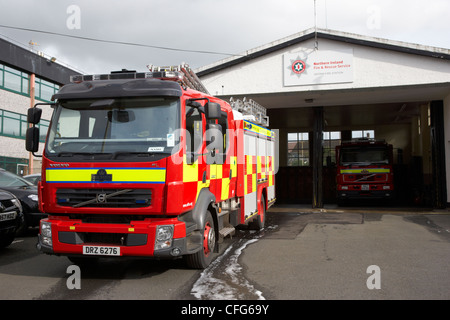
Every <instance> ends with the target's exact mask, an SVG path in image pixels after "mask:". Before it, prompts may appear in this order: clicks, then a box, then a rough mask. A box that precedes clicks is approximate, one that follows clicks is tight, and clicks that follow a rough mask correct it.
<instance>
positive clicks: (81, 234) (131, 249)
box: [37, 218, 191, 258]
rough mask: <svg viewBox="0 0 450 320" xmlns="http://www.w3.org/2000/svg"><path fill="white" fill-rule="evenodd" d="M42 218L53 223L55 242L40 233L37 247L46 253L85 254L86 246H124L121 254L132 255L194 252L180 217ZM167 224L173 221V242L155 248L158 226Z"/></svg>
mask: <svg viewBox="0 0 450 320" xmlns="http://www.w3.org/2000/svg"><path fill="white" fill-rule="evenodd" d="M42 222H44V223H51V234H52V237H51V240H52V241H51V244H49V243H48V239H47V240H46V241H44V236H43V235H42V232H41V233H39V235H38V243H37V249H38V250H39V251H41V252H43V253H46V254H53V255H66V256H83V247H84V246H103V247H116V248H120V256H128V257H161V258H164V257H167V258H169V257H176V256H180V255H183V254H188V253H191V252H189V250H188V245H187V238H186V227H185V223H184V222H181V221H179V220H178V219H177V218H168V219H154V218H149V219H145V220H143V221H131V222H130V223H129V224H108V223H83V222H82V221H81V220H71V219H54V218H48V219H44V220H42ZM166 225H173V237H172V241H171V245H170V246H168V247H165V248H163V249H155V241H156V240H155V239H156V232H157V231H156V230H157V227H158V226H166ZM90 256H91V255H90ZM104 257H108V256H104Z"/></svg>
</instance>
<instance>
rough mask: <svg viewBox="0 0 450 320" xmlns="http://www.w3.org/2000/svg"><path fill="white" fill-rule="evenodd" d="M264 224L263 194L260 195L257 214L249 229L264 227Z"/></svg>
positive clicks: (264, 204) (264, 202) (264, 201)
mask: <svg viewBox="0 0 450 320" xmlns="http://www.w3.org/2000/svg"><path fill="white" fill-rule="evenodd" d="M265 224H266V199H265V198H264V195H263V194H262V195H261V206H260V210H259V213H258V216H257V217H256V219H255V220H253V221H252V222H251V223H250V224H249V227H250V229H251V230H261V229H262V228H264V226H265Z"/></svg>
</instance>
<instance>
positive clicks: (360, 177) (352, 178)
mask: <svg viewBox="0 0 450 320" xmlns="http://www.w3.org/2000/svg"><path fill="white" fill-rule="evenodd" d="M344 181H345V182H358V183H367V182H386V181H387V175H386V174H346V175H344Z"/></svg>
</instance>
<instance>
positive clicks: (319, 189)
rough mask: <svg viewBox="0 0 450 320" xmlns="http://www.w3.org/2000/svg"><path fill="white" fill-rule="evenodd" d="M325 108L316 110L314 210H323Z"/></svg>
mask: <svg viewBox="0 0 450 320" xmlns="http://www.w3.org/2000/svg"><path fill="white" fill-rule="evenodd" d="M322 141H323V107H316V108H314V131H313V141H312V149H313V150H312V151H313V154H312V169H313V176H312V180H313V192H312V194H313V199H312V207H313V208H323V185H322V167H323V163H322V162H323V150H322Z"/></svg>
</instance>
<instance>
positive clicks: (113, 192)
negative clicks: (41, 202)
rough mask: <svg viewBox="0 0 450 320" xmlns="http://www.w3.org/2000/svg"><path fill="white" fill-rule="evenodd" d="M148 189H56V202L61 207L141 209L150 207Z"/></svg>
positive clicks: (150, 195) (149, 192)
mask: <svg viewBox="0 0 450 320" xmlns="http://www.w3.org/2000/svg"><path fill="white" fill-rule="evenodd" d="M151 199H152V190H150V189H58V190H57V191H56V201H57V203H58V205H60V206H63V207H74V208H76V207H89V208H143V207H148V206H150V205H151Z"/></svg>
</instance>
